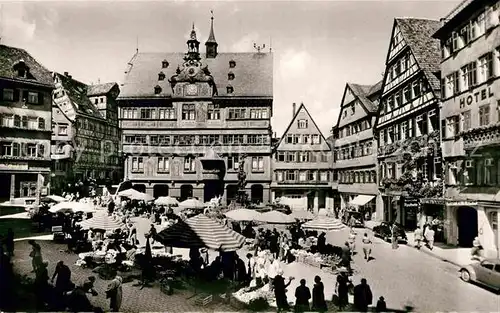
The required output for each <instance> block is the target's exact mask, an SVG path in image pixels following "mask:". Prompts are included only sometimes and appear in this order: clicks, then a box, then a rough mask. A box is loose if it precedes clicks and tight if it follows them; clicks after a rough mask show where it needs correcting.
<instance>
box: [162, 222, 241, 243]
mask: <svg viewBox="0 0 500 313" xmlns="http://www.w3.org/2000/svg"><path fill="white" fill-rule="evenodd" d="M157 240H158V241H159V242H161V243H163V244H164V245H166V246H172V247H179V248H204V247H206V248H209V249H212V250H217V251H237V250H238V249H240V248H241V247H242V246H243V245H244V243H245V237H243V236H242V235H240V234H238V233H237V232H235V231H233V230H232V229H230V228H228V227H227V226H224V225H222V224H220V223H218V222H217V221H215V220H213V219H211V218H209V217H206V216H204V215H201V214H200V215H197V216H194V217H192V218H189V219H187V220H186V221H178V222H177V223H176V224H174V225H172V226H170V227H168V228H166V229H164V230H162V231H161V232H159V233H158V237H157Z"/></svg>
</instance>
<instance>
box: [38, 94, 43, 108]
mask: <svg viewBox="0 0 500 313" xmlns="http://www.w3.org/2000/svg"><path fill="white" fill-rule="evenodd" d="M38 104H40V105H43V92H39V93H38Z"/></svg>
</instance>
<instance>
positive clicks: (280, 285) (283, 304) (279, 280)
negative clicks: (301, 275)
mask: <svg viewBox="0 0 500 313" xmlns="http://www.w3.org/2000/svg"><path fill="white" fill-rule="evenodd" d="M293 279H294V278H293V277H290V278H289V281H288V283H286V284H285V279H284V278H283V276H281V275H278V276H276V277H275V278H274V282H273V284H274V286H273V289H274V297H275V298H276V307H277V308H278V312H282V311H288V310H289V309H290V305H289V304H288V299H287V297H286V288H287V287H288V286H290V283H291V282H292V280H293Z"/></svg>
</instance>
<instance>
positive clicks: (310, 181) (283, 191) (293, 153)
mask: <svg viewBox="0 0 500 313" xmlns="http://www.w3.org/2000/svg"><path fill="white" fill-rule="evenodd" d="M330 158H331V149H330V146H329V145H328V142H327V141H326V139H325V137H324V136H323V134H322V133H321V131H320V129H319V128H318V125H316V123H315V122H314V120H313V118H312V116H311V114H309V111H308V110H307V109H306V106H305V105H304V104H303V103H301V104H300V106H299V108H298V109H297V108H296V104H295V103H294V104H293V115H292V121H291V122H290V124H289V125H288V127H287V129H286V130H285V132H284V134H283V136H281V138H280V140H279V142H278V143H277V145H276V149H275V150H274V158H273V172H274V179H273V182H272V184H271V195H272V196H271V198H272V199H275V198H281V197H288V198H297V199H303V201H301V202H300V203H301V204H302V208H303V209H306V208H307V209H308V210H310V211H318V209H321V208H326V209H332V208H333V203H332V197H331V194H332V188H331V180H330V174H331V173H330V172H331V169H330V162H329V161H330V160H329V159H330ZM299 201H300V200H298V201H297V202H299ZM302 202H304V203H302Z"/></svg>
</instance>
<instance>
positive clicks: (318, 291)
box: [312, 276, 328, 312]
mask: <svg viewBox="0 0 500 313" xmlns="http://www.w3.org/2000/svg"><path fill="white" fill-rule="evenodd" d="M312 310H313V311H317V312H326V311H328V307H327V305H326V301H325V286H324V285H323V282H322V281H321V277H319V276H316V277H314V287H313V290H312Z"/></svg>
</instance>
